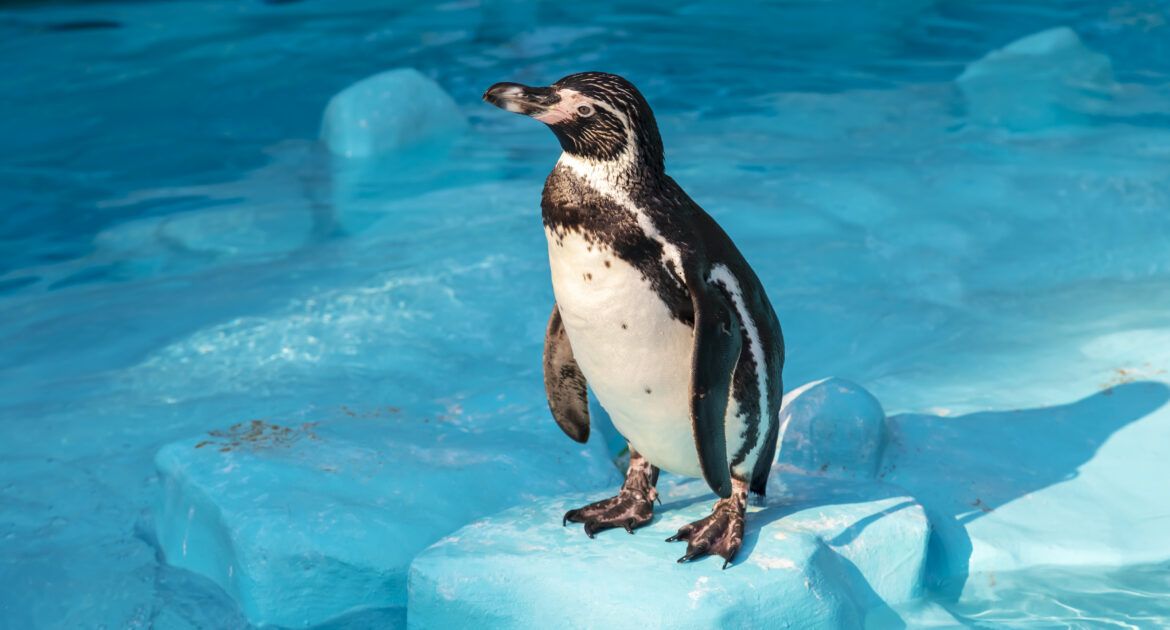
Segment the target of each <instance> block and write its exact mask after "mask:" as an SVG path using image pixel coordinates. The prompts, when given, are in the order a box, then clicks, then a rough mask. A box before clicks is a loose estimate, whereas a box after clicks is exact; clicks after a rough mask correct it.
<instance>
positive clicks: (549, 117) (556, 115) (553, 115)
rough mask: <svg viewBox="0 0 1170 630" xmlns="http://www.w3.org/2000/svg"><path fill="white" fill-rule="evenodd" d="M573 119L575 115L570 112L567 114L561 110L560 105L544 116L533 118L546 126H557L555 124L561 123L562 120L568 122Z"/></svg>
mask: <svg viewBox="0 0 1170 630" xmlns="http://www.w3.org/2000/svg"><path fill="white" fill-rule="evenodd" d="M572 117H573V115H572V114H571V113H570V112H566V111H563V110H562V109H561V107H560V104H559V103H558V104H557V106H556V107H553V108H552V109H550V110H548V111H546V112H544V113H542V114H539V115H537V116H533V118H535V119H537V120H539V121H540V122H542V123H544V124H546V125H555V124H557V123H559V122H561V121H562V120H568V119H570V118H572Z"/></svg>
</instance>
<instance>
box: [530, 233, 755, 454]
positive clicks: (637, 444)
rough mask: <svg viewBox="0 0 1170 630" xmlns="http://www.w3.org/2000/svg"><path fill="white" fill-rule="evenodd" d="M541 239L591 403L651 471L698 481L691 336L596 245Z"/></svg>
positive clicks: (629, 270) (570, 237) (568, 236)
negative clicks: (593, 399) (660, 470)
mask: <svg viewBox="0 0 1170 630" xmlns="http://www.w3.org/2000/svg"><path fill="white" fill-rule="evenodd" d="M546 236H547V237H548V246H549V263H550V267H551V270H552V284H553V293H554V294H555V295H556V300H557V307H558V308H559V309H560V313H561V319H562V321H563V322H564V326H565V332H566V333H567V335H568V337H569V343H570V345H571V346H572V348H573V356H574V358H576V360H577V364H578V365H579V366H580V368H581V372H582V373H583V374H584V375H585V379H586V381H588V383H589V386H590V387H591V388H592V389H593V393H594V395H596V396H597V400H598V401H599V402H600V403H601V406H602V407H604V408H605V410H606V411H607V412H608V413H609V415H610V418H611V419H612V420H613V424H614V426H615V427H616V428H617V430H618V431H619V432H621V434H622V435H623V436H624V437H625V438H626V439H627V440H628V441H629V443H630V445H631V446H632V447H633V448H634V449H635V450H637V451H638V452H639V453H641V454H642V455H643V456H644V457H645V458H646V459H647V460H649V461H650V462H651V463H652V464H654V465H656V466H658V467H659V468H663V469H665V470H668V471H670V472H673V473H677V474H681V475H688V476H692V477H699V476H701V475H702V472H701V469H700V468H699V458H698V453H697V452H696V450H695V440H694V437H693V432H692V429H691V416H690V383H691V352H692V346H693V339H694V332H693V330H692V328H691V327H690V326H688V325H687V324H685V323H683V322H680V321H679V320H677V319H675V318H674V317H672V316H671V313H670V310H669V309H668V307H667V305H666V304H665V303H664V302H663V301H662V300H661V299H660V298H659V296H658V294H657V293H656V292H655V291H654V289H653V287H652V286H651V285H650V282H649V281H648V280H647V279H646V278H644V277H643V276H642V273H641V272H640V271H639V270H638V269H637V268H636V267H634V266H632V265H630V264H629V263H627V262H625V261H623V260H622V259H621V258H619V257H617V255H615V254H614V252H613V251H612V250H611V249H610V248H609V247H607V246H606V245H605V244H604V243H603V242H599V241H598V240H596V239H592V240H591V239H587V238H586V237H585V236H584V235H583V234H581V233H580V232H575V231H574V232H565V233H561V234H560V235H558V234H556V233H554V232H552V231H551V230H546ZM732 406H734V405H732ZM729 411H732V410H729Z"/></svg>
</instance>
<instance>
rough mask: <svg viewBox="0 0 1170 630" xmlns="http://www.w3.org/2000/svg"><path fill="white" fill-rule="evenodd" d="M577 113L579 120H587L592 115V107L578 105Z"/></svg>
mask: <svg viewBox="0 0 1170 630" xmlns="http://www.w3.org/2000/svg"><path fill="white" fill-rule="evenodd" d="M577 113H578V114H580V116H581V118H589V117H590V116H592V115H593V107H592V106H591V105H578V106H577Z"/></svg>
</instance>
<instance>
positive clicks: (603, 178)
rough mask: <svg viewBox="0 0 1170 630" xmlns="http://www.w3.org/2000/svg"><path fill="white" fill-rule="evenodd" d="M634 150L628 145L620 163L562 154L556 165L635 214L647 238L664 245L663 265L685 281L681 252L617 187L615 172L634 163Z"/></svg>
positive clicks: (618, 160) (619, 171)
mask: <svg viewBox="0 0 1170 630" xmlns="http://www.w3.org/2000/svg"><path fill="white" fill-rule="evenodd" d="M633 147H634V144H633V143H632V142H631V143H630V144H628V145H627V149H626V151H624V152H623V153H622V155H621V156H619V158H618V159H617V160H614V161H612V162H610V161H597V160H585V159H582V158H579V157H577V156H575V155H570V154H568V153H562V154H561V159H560V160H558V162H557V163H558V164H563V165H564V166H566V167H567V168H568V169H569V170H570V171H572V172H573V174H575V175H576V176H578V177H580V178H581V179H582V180H584V181H585V183H586V184H588V185H589V187H590V188H592V189H593V190H595V191H597V193H598V194H600V195H602V196H604V197H607V198H608V199H610V200H612V201H613V202H614V203H616V204H618V206H620V207H621V208H623V209H625V210H626V211H628V212H629V213H630V214H631V215H633V217H634V220H635V221H637V223H638V227H640V228H641V229H642V232H643V233H644V234H645V235H646V237H647V238H649V239H650V240H652V241H655V242H657V243H658V244H659V245H661V246H662V258H663V261H662V263H663V265H665V266H667V267H668V268H669V269H671V270H673V271H674V273H675V275H676V276H678V277H679V278H680V279H683V280H684V281H685V279H686V276H685V275H683V266H682V253H681V252H680V251H679V249H678V247H677V246H675V245H674V244H673V243H671V242H670V241H668V240H667V239H666V237H664V236H663V235H662V233H661V232H659V231H658V227H657V226H655V225H654V222H653V221H652V220H651V219H650V216H649V215H648V214H647V213H646V212H644V211H643V210H642V209H641V208H639V207H638V206H637V204H635V203H634V201H633V200H632V199H630V196H629V195H628V194H627V193H626V192H624V191H623V190H622V189H621V188H620V187H619V186H617V185H616V181H615V180H616V179H617V177H615V173H622V172H624V170H625V169H626V168H627V166H628V165H630V164H632V163H633V159H634V158H633V152H634V148H633Z"/></svg>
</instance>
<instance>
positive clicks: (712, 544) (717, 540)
mask: <svg viewBox="0 0 1170 630" xmlns="http://www.w3.org/2000/svg"><path fill="white" fill-rule="evenodd" d="M737 490H738V489H737ZM746 498H747V497H746V492H740V491H735V492H733V493H732V495H731V496H730V497H728V498H726V499H720V500H719V502H718V503H716V504H715V510H714V511H712V512H711V514H710V515H708V516H706V517H704V518H701V519H699V520H697V521H695V522H694V523H689V524H687V525H683V526H682V528H680V529H679V530H678V533H677V534H675V535H673V536H671V537H670V538H667V539H666V542H675V541H679V540H685V541H687V552H686V553H685V554H683V557H681V558H679V559H678V561H679V562H680V563H682V562H690V561H691V560H694V559H696V558H702V557H703V556H709V555H716V556H719V557H721V558H723V568H724V569H726V568H727V567H728V566H729V565H730V564H731V561H732V560H733V559H735V554H736V553H738V552H739V548H740V547H741V546H743V522H744V513H745V511H746V509H745V505H746Z"/></svg>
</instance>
